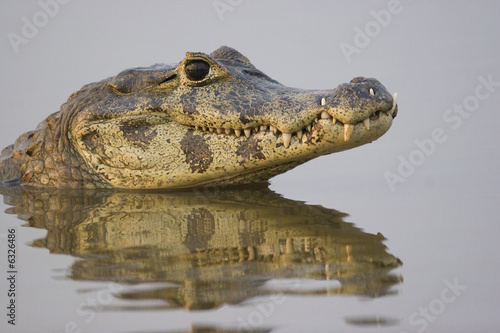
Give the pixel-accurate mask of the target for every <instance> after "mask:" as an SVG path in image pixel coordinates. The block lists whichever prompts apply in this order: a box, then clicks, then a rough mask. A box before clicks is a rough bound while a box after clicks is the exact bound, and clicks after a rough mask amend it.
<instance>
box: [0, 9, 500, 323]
mask: <svg viewBox="0 0 500 333" xmlns="http://www.w3.org/2000/svg"><path fill="white" fill-rule="evenodd" d="M46 3H50V4H51V5H50V6H52V7H47V6H49V5H47V6H45V5H40V4H39V2H37V1H25V2H22V3H15V4H14V3H10V2H2V3H1V4H0V22H1V25H0V28H1V31H0V35H2V36H5V38H2V40H1V41H0V48H1V51H2V60H1V62H0V69H1V71H2V76H1V77H0V97H1V99H0V117H1V121H0V146H1V147H2V148H3V147H4V146H7V145H8V144H10V143H12V142H13V141H14V140H15V138H16V137H17V136H18V135H19V134H21V133H22V132H25V131H28V130H31V129H34V128H35V127H36V125H37V123H38V122H40V121H41V120H43V119H44V117H46V116H47V115H49V114H50V113H52V112H54V111H56V110H57V109H58V108H59V106H60V104H62V103H63V102H64V101H65V100H66V98H67V97H68V96H69V95H70V94H71V93H72V92H73V91H75V90H77V89H79V88H80V86H82V85H83V84H85V83H88V82H92V81H97V80H100V79H103V78H105V77H108V76H111V75H115V74H116V73H118V72H119V71H121V70H122V69H124V68H128V67H134V66H149V65H151V64H154V63H157V62H167V63H175V62H178V61H180V60H181V59H182V57H183V53H184V52H186V51H203V52H211V51H212V50H214V49H216V48H217V47H218V46H220V45H224V44H226V45H229V46H233V47H235V48H237V49H238V50H239V51H241V52H242V53H243V54H245V55H246V56H247V57H248V58H249V59H250V60H251V61H252V62H253V63H254V64H255V65H256V66H257V67H258V68H259V69H261V70H263V71H264V72H265V73H267V74H268V75H270V76H271V77H273V78H275V79H277V80H278V81H280V82H282V83H283V84H286V85H289V86H293V87H299V88H315V89H326V88H332V87H334V86H336V85H338V84H339V83H341V82H346V81H349V80H350V79H351V78H353V77H355V76H359V75H364V76H372V77H376V78H378V79H379V80H380V81H381V82H382V83H384V84H385V85H386V87H387V88H388V89H389V90H390V91H397V92H398V95H399V113H398V117H397V118H396V119H395V122H394V125H393V128H392V129H391V130H390V131H389V132H388V133H387V134H386V135H385V136H384V137H382V138H381V139H379V140H377V141H376V142H375V143H373V144H370V145H366V146H363V147H360V148H357V149H354V150H352V151H348V152H344V153H339V154H334V155H331V156H325V157H321V158H319V159H316V160H314V161H311V162H309V163H307V164H305V165H303V166H301V167H298V168H296V169H294V170H292V171H290V172H288V173H286V174H284V175H281V176H278V177H276V178H274V179H272V180H271V184H270V186H269V187H263V188H239V189H234V188H223V189H220V188H215V189H214V188H208V189H199V190H195V191H187V192H180V193H158V192H156V193H124V192H87V191H83V192H82V191H69V192H68V191H66V192H60V191H34V190H30V189H22V188H9V189H1V190H0V192H1V194H2V196H3V201H4V203H3V204H1V207H0V210H1V211H5V213H1V214H0V275H1V279H0V308H2V309H3V310H2V311H3V312H2V314H1V315H0V331H1V332H124V333H132V332H150V333H156V332H234V331H241V332H245V331H251V332H273V333H274V332H332V331H339V332H367V331H368V332H372V331H373V332H497V331H500V319H499V316H498V314H497V312H498V309H499V308H500V301H499V300H498V299H499V297H498V296H499V295H500V287H499V286H498V282H497V280H498V278H497V277H498V274H499V273H500V266H499V264H498V253H499V251H500V245H499V242H498V235H499V234H500V226H499V215H500V214H499V213H500V211H499V209H498V206H499V203H500V200H499V199H500V196H499V194H498V187H499V185H500V174H499V170H500V156H499V154H498V148H497V144H498V143H499V142H500V140H499V139H500V131H498V123H500V113H499V112H498V105H500V66H499V65H498V59H500V49H499V45H500V43H499V39H498V36H497V31H498V30H499V29H500V23H499V21H498V15H499V14H500V5H498V4H497V3H496V2H488V1H482V2H474V3H473V2H457V1H454V2H451V1H449V2H446V1H443V2H439V3H437V4H436V3H433V4H430V3H425V2H415V1H401V2H400V4H399V5H398V6H395V5H393V2H389V1H372V2H366V3H365V2H356V3H352V4H350V3H342V2H323V1H321V2H320V1H318V2H313V3H311V2H290V1H286V2H285V1H273V2H259V1H252V2H249V1H241V2H235V1H233V2H229V1H223V0H222V1H214V2H212V1H207V2H203V3H199V2H187V1H185V2H168V3H165V4H163V3H159V2H132V1H121V2H119V3H113V2H109V3H106V4H103V3H102V2H97V1H85V2H84V3H83V2H76V1H75V2H70V3H68V4H64V5H59V6H58V7H56V5H54V2H50V1H47V2H46ZM221 4H222V5H221ZM224 4H226V7H224ZM56 9H57V10H56ZM389 10H391V11H389ZM40 13H42V14H40ZM43 13H45V14H43ZM48 13H50V14H51V15H49V14H48ZM388 13H389V14H388ZM44 15H45V16H44ZM44 17H46V21H36V22H38V25H39V27H38V28H36V29H33V31H29V28H26V27H24V25H26V24H27V23H26V22H31V23H32V24H34V23H33V22H35V20H44ZM23 29H24V30H23ZM367 29H368V30H367ZM369 29H372V30H369ZM360 31H361V32H360ZM12 33H14V34H16V35H17V36H20V37H22V38H24V40H23V42H21V43H20V44H17V46H15V43H14V44H13V42H12V38H13V37H12V36H13V35H12ZM363 35H364V36H365V37H364V36H363ZM9 36H10V37H9ZM9 38H10V39H9ZM18 40H19V39H18ZM353 50H354V51H353ZM16 51H17V52H16ZM9 235H15V237H16V262H15V264H14V265H15V267H14V269H15V271H16V273H8V272H9V271H10V270H12V269H11V268H9V267H8V257H7V255H8V245H9V242H8V240H9ZM11 237H13V236H11ZM12 274H15V280H16V284H15V289H16V297H15V301H16V303H15V305H16V325H15V326H13V325H10V324H9V323H8V320H9V317H8V316H7V313H8V311H9V310H8V309H7V306H9V302H10V299H12V297H9V296H8V292H9V288H10V283H8V282H9V281H8V278H9V277H10V276H11V275H12Z"/></svg>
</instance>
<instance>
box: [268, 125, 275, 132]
mask: <svg viewBox="0 0 500 333" xmlns="http://www.w3.org/2000/svg"><path fill="white" fill-rule="evenodd" d="M269 132H274V126H273V125H270V126H269ZM274 133H276V132H274Z"/></svg>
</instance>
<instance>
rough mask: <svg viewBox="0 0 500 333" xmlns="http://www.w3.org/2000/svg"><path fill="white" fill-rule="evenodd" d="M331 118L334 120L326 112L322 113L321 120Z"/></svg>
mask: <svg viewBox="0 0 500 333" xmlns="http://www.w3.org/2000/svg"><path fill="white" fill-rule="evenodd" d="M330 118H332V116H330V115H329V114H328V112H326V111H323V112H321V119H330Z"/></svg>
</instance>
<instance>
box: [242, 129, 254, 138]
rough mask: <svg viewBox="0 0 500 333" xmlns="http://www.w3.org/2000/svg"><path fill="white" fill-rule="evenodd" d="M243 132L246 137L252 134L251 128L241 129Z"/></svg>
mask: <svg viewBox="0 0 500 333" xmlns="http://www.w3.org/2000/svg"><path fill="white" fill-rule="evenodd" d="M243 132H245V136H246V137H247V138H249V137H250V134H252V129H251V128H245V129H244V130H243Z"/></svg>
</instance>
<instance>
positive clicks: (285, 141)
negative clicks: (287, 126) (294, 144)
mask: <svg viewBox="0 0 500 333" xmlns="http://www.w3.org/2000/svg"><path fill="white" fill-rule="evenodd" d="M290 141H292V133H285V132H283V145H284V146H285V148H288V147H289V146H290Z"/></svg>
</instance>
